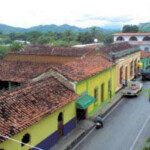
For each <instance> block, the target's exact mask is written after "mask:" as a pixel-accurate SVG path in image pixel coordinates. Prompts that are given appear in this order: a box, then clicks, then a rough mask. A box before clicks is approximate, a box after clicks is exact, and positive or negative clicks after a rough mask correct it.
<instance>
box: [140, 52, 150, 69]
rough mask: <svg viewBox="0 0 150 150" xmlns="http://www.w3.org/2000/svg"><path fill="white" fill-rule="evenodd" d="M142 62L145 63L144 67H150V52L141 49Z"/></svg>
mask: <svg viewBox="0 0 150 150" xmlns="http://www.w3.org/2000/svg"><path fill="white" fill-rule="evenodd" d="M141 62H142V64H143V67H142V68H143V69H146V68H148V67H150V53H148V52H145V51H141Z"/></svg>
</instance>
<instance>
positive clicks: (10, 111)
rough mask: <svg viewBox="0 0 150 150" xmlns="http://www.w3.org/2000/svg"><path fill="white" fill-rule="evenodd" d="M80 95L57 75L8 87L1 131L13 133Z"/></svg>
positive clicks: (0, 108)
mask: <svg viewBox="0 0 150 150" xmlns="http://www.w3.org/2000/svg"><path fill="white" fill-rule="evenodd" d="M77 97H78V95H77V94H75V93H73V92H72V91H71V90H69V89H68V88H66V87H65V86H64V85H62V84H61V83H60V82H58V81H57V80H56V79H54V78H53V77H50V78H47V79H44V80H42V81H39V82H36V83H32V84H28V85H26V86H24V87H19V88H16V89H13V90H11V91H7V92H5V93H3V94H2V95H0V134H2V135H5V136H13V135H15V134H17V133H19V132H21V131H22V130H24V129H25V128H27V127H29V126H31V125H32V124H34V123H35V122H37V121H39V120H40V119H42V118H43V117H44V116H46V115H48V114H51V113H53V112H55V111H56V110H58V109H60V108H61V107H63V106H65V105H66V104H68V103H70V102H72V101H73V100H75V99H76V98H77ZM4 140H5V139H3V138H1V137H0V142H3V141H4Z"/></svg>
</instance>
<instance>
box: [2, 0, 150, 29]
mask: <svg viewBox="0 0 150 150" xmlns="http://www.w3.org/2000/svg"><path fill="white" fill-rule="evenodd" d="M0 2H1V3H0V6H1V7H0V23H1V24H7V25H11V26H15V27H24V28H29V27H31V26H37V25H47V24H56V25H62V24H69V25H75V26H78V27H83V28H84V27H91V26H100V27H113V26H114V27H115V26H123V25H126V24H139V23H144V22H150V0H124V1H123V0H0Z"/></svg>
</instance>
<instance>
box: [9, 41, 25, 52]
mask: <svg viewBox="0 0 150 150" xmlns="http://www.w3.org/2000/svg"><path fill="white" fill-rule="evenodd" d="M10 49H11V51H19V50H22V49H23V44H22V43H19V42H14V43H13V44H12V45H11V46H10Z"/></svg>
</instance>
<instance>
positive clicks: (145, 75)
mask: <svg viewBox="0 0 150 150" xmlns="http://www.w3.org/2000/svg"><path fill="white" fill-rule="evenodd" d="M141 75H142V80H143V81H145V80H150V70H148V69H144V70H142V72H141Z"/></svg>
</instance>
